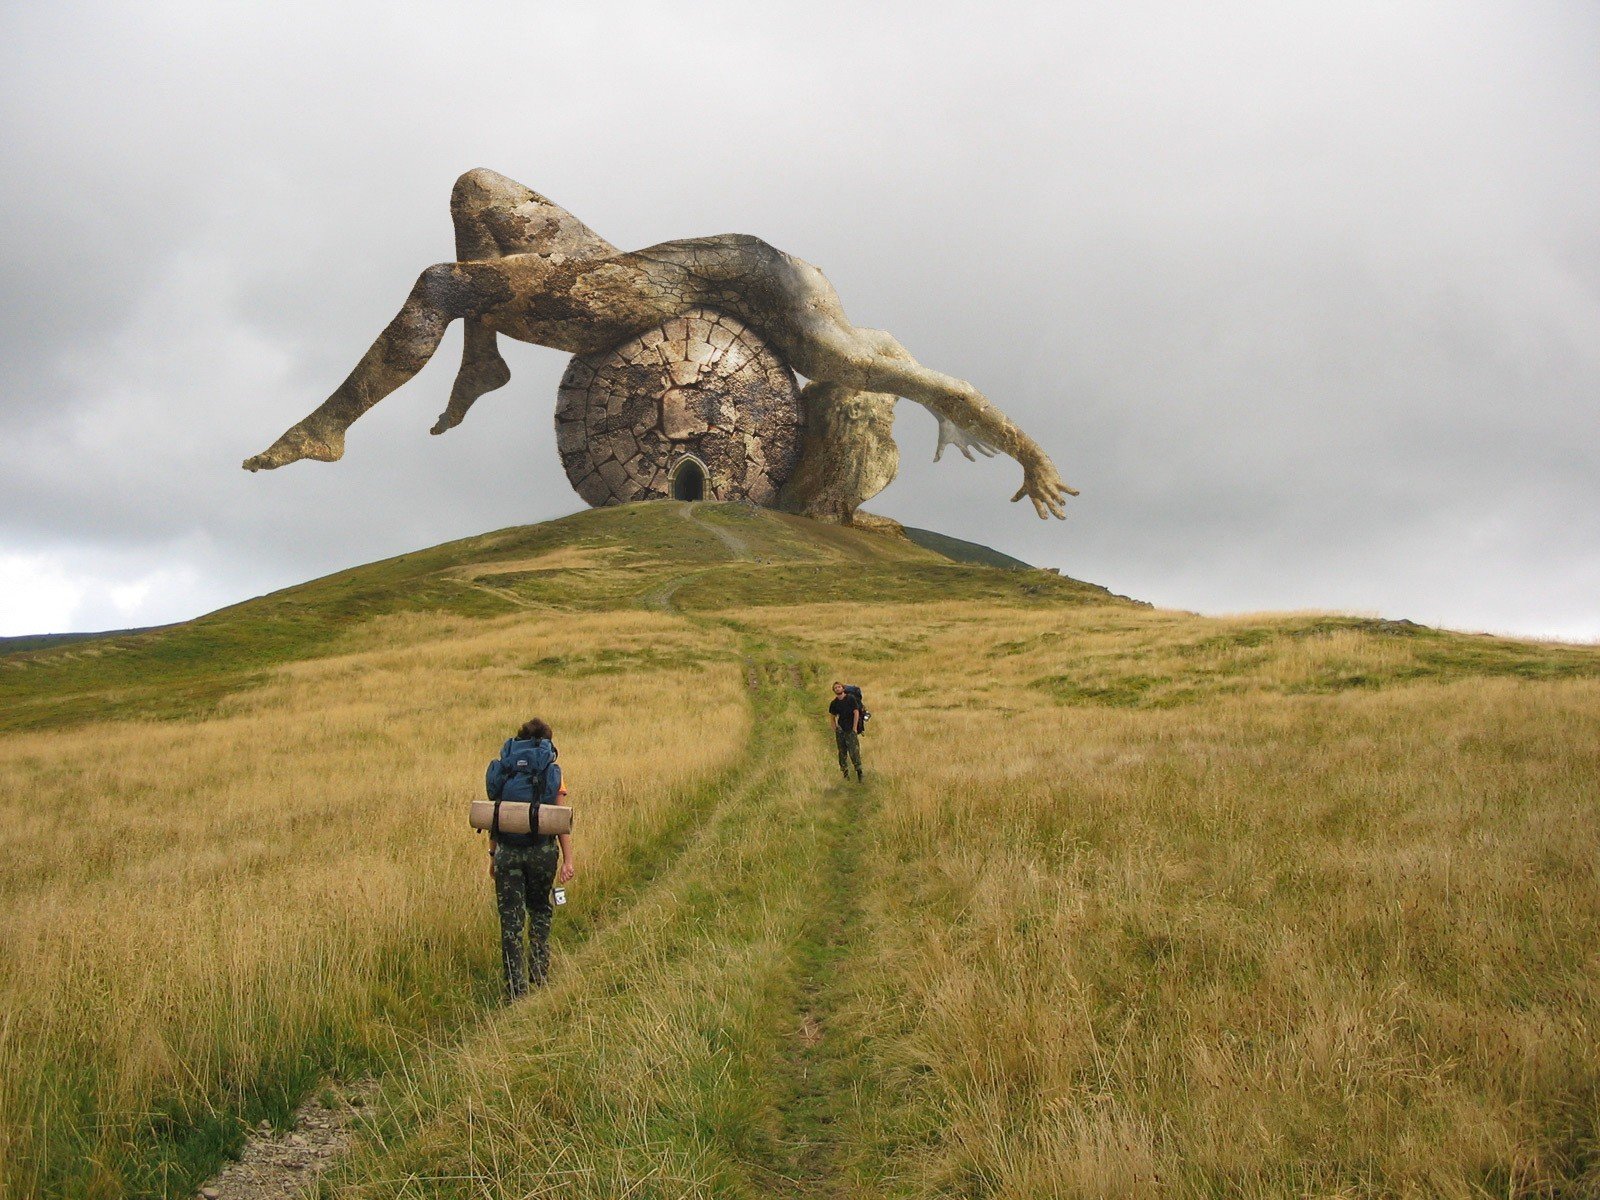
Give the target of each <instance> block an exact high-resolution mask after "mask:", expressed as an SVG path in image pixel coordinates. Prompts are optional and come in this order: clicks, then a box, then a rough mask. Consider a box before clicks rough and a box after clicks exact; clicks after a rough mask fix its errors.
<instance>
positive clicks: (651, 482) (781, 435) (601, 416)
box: [556, 308, 803, 507]
mask: <svg viewBox="0 0 1600 1200" xmlns="http://www.w3.org/2000/svg"><path fill="white" fill-rule="evenodd" d="M799 395H800V393H799V389H798V387H797V386H796V383H795V377H794V372H792V371H791V370H790V369H789V368H788V367H787V366H786V365H785V364H784V363H783V362H782V361H781V360H779V358H778V357H777V356H776V355H775V354H774V353H773V352H772V350H771V349H770V348H769V347H768V346H767V345H766V343H765V342H763V341H762V340H761V338H760V337H759V336H757V334H756V333H755V331H754V330H752V329H750V328H749V327H748V326H746V325H745V324H744V323H743V322H741V321H739V320H737V319H736V318H734V317H731V316H729V315H727V314H726V313H718V312H716V311H714V310H712V309H708V308H695V309H690V310H689V311H688V312H686V313H684V314H683V315H682V316H678V317H673V318H672V319H671V320H669V321H667V322H666V323H665V324H663V325H661V326H660V327H659V328H656V329H652V330H649V331H648V332H646V333H643V334H640V335H639V336H638V337H636V338H632V339H631V340H629V341H627V342H625V343H623V344H622V345H621V346H618V347H617V348H616V349H614V350H610V351H603V352H600V353H596V354H583V355H578V356H576V357H575V358H573V360H572V362H571V364H569V365H568V367H567V372H566V375H565V376H564V377H563V378H562V380H561V392H560V398H559V400H558V402H557V404H556V448H557V450H559V451H560V454H561V465H562V466H563V467H564V468H565V469H566V472H567V478H568V479H570V480H571V481H572V486H573V487H574V488H576V489H577V492H578V494H579V495H580V496H582V497H583V498H584V499H585V500H586V501H588V502H589V503H590V504H592V505H594V506H596V507H599V506H602V505H606V504H622V503H626V502H627V501H630V500H651V499H658V498H662V497H666V496H668V495H670V494H671V484H670V476H671V472H672V470H673V468H674V467H675V466H676V465H677V464H678V462H679V461H680V460H681V459H682V458H684V457H685V456H687V455H693V456H694V457H695V458H697V459H699V460H700V461H701V462H702V463H704V464H705V466H706V469H707V475H708V478H707V480H706V497H705V498H706V499H708V500H748V501H750V502H751V503H753V504H760V505H764V506H769V507H770V506H773V505H775V504H776V503H777V498H778V492H779V490H780V489H781V488H782V487H783V485H784V483H785V482H786V481H787V480H788V478H789V476H790V475H791V474H792V473H793V471H794V469H795V466H796V464H797V462H798V461H799V457H800V443H801V427H802V423H803V417H802V414H801V408H800V401H799Z"/></svg>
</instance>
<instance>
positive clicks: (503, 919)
mask: <svg viewBox="0 0 1600 1200" xmlns="http://www.w3.org/2000/svg"><path fill="white" fill-rule="evenodd" d="M560 860H561V848H560V847H559V846H558V845H557V844H556V842H555V839H554V838H552V839H551V840H550V842H549V844H548V845H544V846H496V847H495V848H494V899H495V905H496V907H498V908H499V910H500V957H501V958H502V960H504V963H505V969H506V995H507V996H509V997H510V998H511V999H513V1000H515V999H516V998H517V997H518V996H521V995H522V994H523V993H524V992H526V991H527V990H528V984H529V982H530V980H531V982H532V983H533V984H534V985H535V986H537V985H539V984H541V983H543V982H544V980H545V976H546V975H547V974H548V973H549V970H550V917H551V915H552V913H553V911H554V910H553V909H552V907H551V905H550V888H551V887H552V886H553V885H554V884H555V881H556V866H557V864H558V863H559V862H560ZM524 926H526V927H527V931H528V944H527V949H526V953H524V949H523V944H522V931H523V927H524Z"/></svg>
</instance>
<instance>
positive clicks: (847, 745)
mask: <svg viewBox="0 0 1600 1200" xmlns="http://www.w3.org/2000/svg"><path fill="white" fill-rule="evenodd" d="M828 715H829V716H830V717H831V718H832V719H833V738H834V741H836V742H837V743H838V744H839V773H840V774H842V775H843V776H844V777H845V778H846V779H849V778H850V764H851V763H853V764H854V765H855V768H856V782H858V783H859V782H860V781H861V780H862V779H863V778H864V776H863V775H862V773H861V730H862V728H863V726H864V725H865V724H866V721H867V717H868V713H867V707H866V705H865V704H863V703H862V701H861V689H860V688H858V687H856V686H855V685H854V684H844V683H840V682H839V681H838V680H837V679H836V680H834V682H833V703H832V704H830V705H828ZM847 759H848V762H847V761H846V760H847Z"/></svg>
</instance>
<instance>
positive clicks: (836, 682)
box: [828, 679, 844, 687]
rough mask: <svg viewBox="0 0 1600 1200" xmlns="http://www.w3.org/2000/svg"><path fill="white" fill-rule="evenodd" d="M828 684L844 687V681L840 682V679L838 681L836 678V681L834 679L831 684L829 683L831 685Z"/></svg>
mask: <svg viewBox="0 0 1600 1200" xmlns="http://www.w3.org/2000/svg"><path fill="white" fill-rule="evenodd" d="M828 686H829V687H843V686H844V684H842V683H840V682H839V681H838V680H837V679H835V680H834V681H833V682H832V683H830V684H829V685H828Z"/></svg>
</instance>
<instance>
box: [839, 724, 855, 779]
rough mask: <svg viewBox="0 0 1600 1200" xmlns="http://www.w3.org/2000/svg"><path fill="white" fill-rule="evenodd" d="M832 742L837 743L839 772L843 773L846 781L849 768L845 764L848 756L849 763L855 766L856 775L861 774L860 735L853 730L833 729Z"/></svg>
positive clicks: (848, 776)
mask: <svg viewBox="0 0 1600 1200" xmlns="http://www.w3.org/2000/svg"><path fill="white" fill-rule="evenodd" d="M833 739H834V741H836V742H838V743H839V770H841V771H843V772H844V777H845V778H846V779H849V778H850V768H849V766H847V765H846V763H845V758H846V757H847V756H848V757H849V760H850V762H853V763H855V765H856V774H857V775H859V774H861V735H860V734H859V733H857V732H856V731H855V730H854V729H843V728H840V729H835V730H834V731H833Z"/></svg>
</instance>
